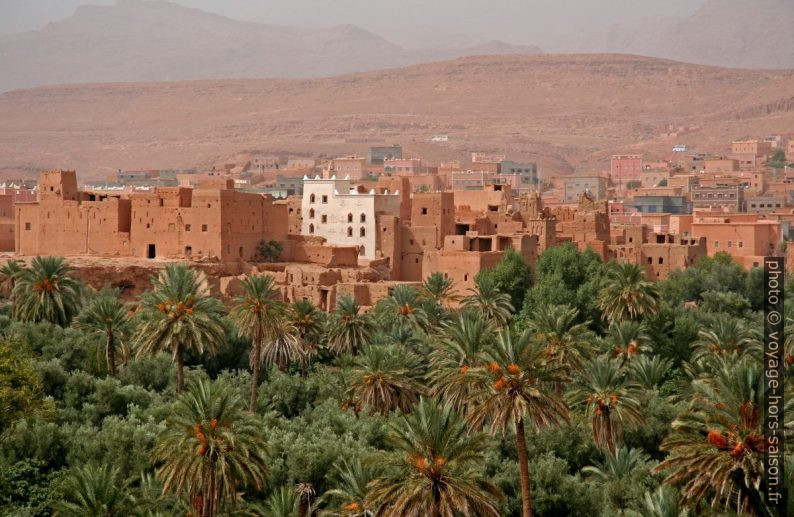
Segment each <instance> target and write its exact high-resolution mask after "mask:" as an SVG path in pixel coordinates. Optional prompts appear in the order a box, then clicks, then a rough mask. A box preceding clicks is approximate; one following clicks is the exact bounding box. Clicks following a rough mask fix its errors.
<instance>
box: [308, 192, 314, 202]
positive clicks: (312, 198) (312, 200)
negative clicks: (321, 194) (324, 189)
mask: <svg viewBox="0 0 794 517" xmlns="http://www.w3.org/2000/svg"><path fill="white" fill-rule="evenodd" d="M309 203H314V194H312V195H311V196H309Z"/></svg>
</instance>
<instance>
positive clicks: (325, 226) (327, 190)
mask: <svg viewBox="0 0 794 517" xmlns="http://www.w3.org/2000/svg"><path fill="white" fill-rule="evenodd" d="M399 194H400V193H399V191H395V192H394V193H390V192H388V191H385V192H383V193H380V194H376V193H375V191H374V190H366V189H364V188H363V187H360V186H358V187H357V186H354V185H353V184H352V183H351V181H350V180H349V179H348V178H345V179H337V178H336V177H335V176H332V177H331V178H328V179H324V178H320V177H319V176H315V178H314V179H310V178H308V177H306V176H304V178H303V201H302V203H301V213H302V215H303V222H302V223H301V233H302V234H303V235H316V236H318V237H324V238H325V239H326V241H327V242H328V243H329V244H335V245H338V246H358V247H359V255H360V256H361V257H363V258H366V259H374V258H376V256H377V250H376V249H375V248H376V244H375V243H376V233H375V232H376V231H377V224H376V222H377V221H376V218H377V216H378V215H380V214H388V215H396V216H399V215H400V195H399Z"/></svg>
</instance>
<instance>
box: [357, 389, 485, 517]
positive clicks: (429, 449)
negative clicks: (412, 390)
mask: <svg viewBox="0 0 794 517" xmlns="http://www.w3.org/2000/svg"><path fill="white" fill-rule="evenodd" d="M390 427H391V432H390V433H389V436H388V440H389V442H390V444H391V445H392V446H393V447H394V448H395V449H396V452H395V454H393V455H391V456H390V457H389V459H388V466H389V467H390V469H389V471H388V473H387V474H386V475H384V476H383V477H380V478H379V479H377V480H375V481H373V482H372V483H371V484H370V488H369V492H368V494H367V497H366V500H365V505H366V506H367V507H368V508H373V511H374V513H375V514H376V515H382V516H384V517H402V516H417V517H418V516H428V517H453V516H455V515H479V516H484V517H487V516H497V515H499V510H498V506H497V503H498V499H499V492H498V490H497V488H496V487H495V486H493V485H492V484H491V483H490V482H489V481H487V480H486V479H485V476H484V475H483V474H482V472H481V469H480V463H481V462H482V460H483V451H484V449H485V445H486V441H485V437H484V436H483V435H482V434H480V433H469V432H468V429H467V428H466V423H465V422H464V421H463V419H462V418H461V417H460V415H458V413H456V412H455V411H454V410H453V409H452V408H451V407H450V406H446V405H440V404H439V403H437V402H435V401H433V400H424V399H423V400H421V401H420V402H419V404H417V406H416V407H415V408H414V410H413V411H412V412H411V413H410V414H408V415H404V416H400V417H399V418H397V419H395V420H394V421H393V422H392V423H391V424H390Z"/></svg>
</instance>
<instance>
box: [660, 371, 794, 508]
mask: <svg viewBox="0 0 794 517" xmlns="http://www.w3.org/2000/svg"><path fill="white" fill-rule="evenodd" d="M692 388H693V391H694V393H693V396H692V398H691V401H690V404H689V408H688V409H687V411H685V412H684V413H683V414H681V415H680V416H679V417H678V418H677V419H676V420H675V421H674V422H673V430H672V433H671V434H670V435H668V437H667V438H666V439H665V440H664V441H663V442H662V450H665V451H669V452H670V456H668V457H667V459H666V460H664V461H663V462H662V463H660V464H659V466H658V467H656V469H655V470H656V472H664V473H666V474H667V478H666V479H665V483H667V484H671V485H683V486H682V488H681V493H682V496H683V499H682V502H683V504H685V505H686V506H689V507H691V508H693V509H695V508H696V507H697V506H698V505H699V504H700V502H701V501H703V500H705V499H708V498H710V499H711V504H712V506H714V507H716V506H718V505H719V504H721V503H722V504H724V506H725V508H726V509H729V508H731V507H733V510H734V511H736V512H737V513H740V514H745V513H750V514H766V512H767V508H766V507H765V504H764V502H763V496H762V494H764V493H765V491H766V482H765V480H764V455H765V451H766V440H765V438H764V422H763V411H764V374H763V369H762V365H761V363H760V362H758V361H756V360H753V359H751V358H749V357H746V358H743V359H741V360H739V361H737V362H735V363H733V364H731V365H726V366H724V367H723V368H721V369H719V370H716V371H714V372H713V374H712V375H711V376H704V377H701V378H699V379H696V380H695V381H694V382H693V383H692ZM791 409H794V403H792V401H791V399H790V397H789V396H788V394H787V397H786V402H785V407H784V414H786V417H787V421H785V422H781V427H782V426H790V425H792V423H794V418H792V417H791V416H790V415H791V413H790V410H791Z"/></svg>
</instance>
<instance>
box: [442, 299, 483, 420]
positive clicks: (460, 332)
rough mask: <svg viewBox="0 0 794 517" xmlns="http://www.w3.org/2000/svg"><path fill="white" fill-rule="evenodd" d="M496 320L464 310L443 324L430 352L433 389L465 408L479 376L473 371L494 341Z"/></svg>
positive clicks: (458, 406)
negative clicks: (494, 321) (493, 321)
mask: <svg viewBox="0 0 794 517" xmlns="http://www.w3.org/2000/svg"><path fill="white" fill-rule="evenodd" d="M494 337H495V329H494V326H493V324H492V323H491V322H490V321H489V320H487V319H485V318H482V317H480V316H478V315H476V314H474V313H466V312H464V313H463V314H461V315H460V316H459V317H458V318H457V319H456V320H453V321H451V322H449V323H447V324H445V325H444V326H443V327H442V331H441V335H440V336H439V339H437V340H433V341H432V345H433V349H432V351H431V352H430V365H431V369H430V373H429V374H428V377H429V379H428V380H429V381H430V382H429V383H430V393H431V395H433V396H434V397H439V398H442V399H443V400H444V402H446V403H447V404H450V405H451V406H452V407H454V408H455V409H456V410H458V411H464V410H465V408H466V405H467V404H468V403H470V402H471V394H472V392H474V393H480V392H481V391H480V390H473V389H472V387H473V385H474V384H476V383H478V382H480V381H479V379H478V378H477V377H476V376H475V375H473V372H471V373H470V370H471V368H472V367H475V366H477V365H478V364H479V362H480V357H481V354H482V353H483V351H484V350H485V349H486V348H488V347H490V346H491V345H492V344H493V342H494Z"/></svg>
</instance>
